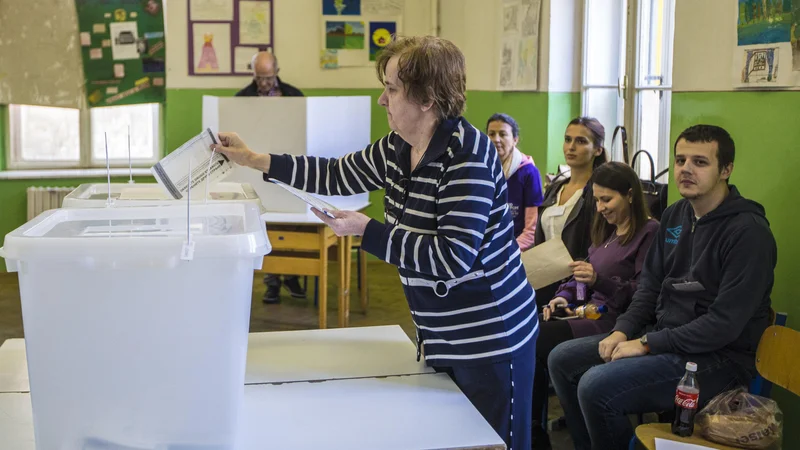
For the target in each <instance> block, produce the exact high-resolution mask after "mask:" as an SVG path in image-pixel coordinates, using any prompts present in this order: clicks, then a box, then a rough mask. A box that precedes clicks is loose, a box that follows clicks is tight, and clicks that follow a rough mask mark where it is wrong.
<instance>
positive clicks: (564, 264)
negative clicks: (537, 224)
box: [522, 238, 572, 289]
mask: <svg viewBox="0 0 800 450" xmlns="http://www.w3.org/2000/svg"><path fill="white" fill-rule="evenodd" d="M571 262H572V256H570V254H569V251H568V250H567V247H565V246H564V242H562V241H561V239H559V238H553V239H550V240H549V241H546V242H544V243H542V244H539V245H537V246H536V247H533V248H532V249H530V250H528V251H526V252H523V253H522V264H523V265H524V266H525V274H526V275H527V276H528V282H529V283H531V285H532V286H533V288H534V289H539V288H543V287H545V286H549V285H550V284H552V283H555V282H556V281H560V280H563V279H564V278H567V277H569V276H571V275H572V269H570V268H569V263H571Z"/></svg>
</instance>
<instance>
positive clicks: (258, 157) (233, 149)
mask: <svg viewBox="0 0 800 450" xmlns="http://www.w3.org/2000/svg"><path fill="white" fill-rule="evenodd" d="M217 137H218V138H219V144H214V145H212V146H211V149H212V150H214V151H215V152H219V153H222V154H223V155H225V156H227V157H228V159H230V160H231V161H233V162H234V163H236V164H239V165H240V166H245V167H250V168H253V169H256V170H260V171H261V172H264V173H269V166H270V161H271V160H270V156H269V155H262V154H259V153H256V152H254V151H252V150H250V147H248V146H247V144H245V143H244V141H243V140H242V138H240V137H239V135H238V134H236V133H219V134H218V135H217Z"/></svg>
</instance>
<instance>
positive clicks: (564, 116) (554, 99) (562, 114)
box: [547, 92, 581, 174]
mask: <svg viewBox="0 0 800 450" xmlns="http://www.w3.org/2000/svg"><path fill="white" fill-rule="evenodd" d="M547 105H548V108H547V115H548V120H547V173H553V174H555V173H558V165H559V164H564V145H563V144H564V131H565V130H566V129H567V124H568V123H569V121H570V120H572V119H574V118H576V117H578V116H579V115H580V114H581V94H580V92H551V93H550V94H549V96H548V99H547Z"/></svg>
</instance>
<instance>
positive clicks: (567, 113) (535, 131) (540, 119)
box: [0, 89, 580, 237]
mask: <svg viewBox="0 0 800 450" xmlns="http://www.w3.org/2000/svg"><path fill="white" fill-rule="evenodd" d="M304 92H305V94H306V95H308V96H330V95H369V96H370V97H372V100H373V102H374V107H373V108H372V138H373V139H378V138H379V137H381V136H384V135H385V134H386V133H388V132H389V127H388V124H387V122H386V114H385V112H384V110H383V108H381V107H380V106H378V104H377V103H378V96H379V95H380V93H381V91H380V90H378V89H307V90H305V91H304ZM235 93H236V89H168V90H167V100H166V104H165V106H164V129H165V141H164V142H165V148H166V149H167V150H168V151H169V150H173V149H175V148H177V147H179V146H180V145H181V144H183V143H184V142H185V141H186V140H188V139H189V138H191V137H192V136H194V135H196V134H197V133H198V132H199V131H200V128H201V126H202V98H203V95H216V96H232V95H233V94H235ZM579 110H580V95H579V94H556V93H553V94H548V93H539V92H485V91H470V92H468V93H467V110H466V113H465V117H466V118H467V120H469V121H470V122H471V123H472V124H473V125H475V126H476V127H478V128H480V129H484V128H485V126H486V119H488V118H489V116H490V115H492V114H493V113H495V112H505V113H507V114H510V115H512V116H513V117H514V118H515V119H516V120H517V121H518V122H519V125H520V131H521V139H520V148H522V149H523V150H524V151H525V152H526V153H528V154H530V155H531V156H533V157H534V159H535V160H536V163H537V165H538V166H539V167H540V168H545V167H546V168H550V167H551V166H552V167H553V168H554V167H556V166H557V164H558V163H559V162H561V161H562V159H563V156H562V155H561V136H562V133H563V128H564V126H565V125H566V123H567V122H568V121H569V120H570V119H571V118H572V117H574V116H576V115H577V114H578V112H579ZM548 115H549V116H550V117H548ZM6 116H7V108H6V107H5V106H2V105H0V137H2V138H0V170H2V169H3V168H4V167H5V164H4V157H5V132H6V130H5V125H6V123H7V117H6ZM553 132H555V135H552V133H553ZM549 133H550V134H549ZM550 155H552V157H553V158H557V160H555V162H554V163H553V164H550V161H548V159H549V158H548V157H549V156H550ZM103 181H105V180H104V179H102V178H97V179H66V180H64V179H61V180H59V179H55V180H54V179H42V180H0V237H2V236H5V235H6V233H8V232H10V231H12V230H14V229H15V228H17V227H19V226H20V225H22V224H23V223H25V221H26V215H27V206H26V201H27V198H26V195H25V190H26V189H27V188H28V187H29V186H78V185H79V184H81V183H90V182H103ZM149 181H152V179H150V180H149ZM370 199H371V201H372V205H371V206H370V207H369V208H368V209H367V211H366V213H367V214H368V215H369V216H370V217H375V218H382V217H383V192H373V193H371V194H370Z"/></svg>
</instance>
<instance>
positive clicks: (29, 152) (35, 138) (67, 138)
mask: <svg viewBox="0 0 800 450" xmlns="http://www.w3.org/2000/svg"><path fill="white" fill-rule="evenodd" d="M17 108H18V109H17V111H19V123H18V124H15V126H14V128H15V130H14V132H15V133H19V134H18V135H17V136H18V140H17V141H16V142H19V148H18V149H15V151H14V152H13V153H14V154H15V155H16V156H17V157H18V158H19V160H20V161H44V162H47V161H79V160H80V154H81V143H80V112H79V111H78V110H77V109H69V108H53V107H49V106H28V105H19V106H17Z"/></svg>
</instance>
